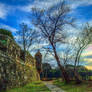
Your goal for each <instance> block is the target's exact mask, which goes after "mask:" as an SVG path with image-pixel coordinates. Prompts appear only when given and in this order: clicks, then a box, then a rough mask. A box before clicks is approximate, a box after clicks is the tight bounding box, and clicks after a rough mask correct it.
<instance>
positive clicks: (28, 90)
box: [6, 82, 50, 92]
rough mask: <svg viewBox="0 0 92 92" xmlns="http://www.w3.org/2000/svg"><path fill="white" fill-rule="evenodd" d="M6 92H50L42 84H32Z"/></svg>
mask: <svg viewBox="0 0 92 92" xmlns="http://www.w3.org/2000/svg"><path fill="white" fill-rule="evenodd" d="M6 92H50V91H49V89H48V88H47V87H46V86H45V85H44V84H43V83H42V82H32V83H30V84H28V85H26V86H24V87H20V88H14V89H11V90H7V91H6Z"/></svg>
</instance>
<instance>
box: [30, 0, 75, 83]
mask: <svg viewBox="0 0 92 92" xmlns="http://www.w3.org/2000/svg"><path fill="white" fill-rule="evenodd" d="M69 12H70V9H69V7H68V6H67V5H66V3H65V2H61V3H60V4H59V5H57V6H55V7H51V8H49V9H48V11H45V10H41V9H37V8H34V9H33V11H32V14H33V16H34V18H33V24H34V25H35V26H36V27H38V28H39V30H40V32H41V34H42V37H43V38H45V41H46V40H47V41H48V42H49V46H48V47H47V49H49V51H51V52H52V51H53V54H54V58H55V59H56V61H57V64H58V66H59V67H60V70H61V71H62V75H63V79H64V80H65V81H66V82H67V83H68V82H69V81H70V79H69V75H68V74H67V72H66V70H65V69H64V67H63V65H61V63H60V62H61V60H60V58H59V56H58V50H57V48H58V45H57V43H62V42H63V40H64V38H65V37H64V35H63V34H62V31H63V28H64V26H65V25H72V23H73V22H74V19H73V18H71V17H69V16H68V13H69Z"/></svg>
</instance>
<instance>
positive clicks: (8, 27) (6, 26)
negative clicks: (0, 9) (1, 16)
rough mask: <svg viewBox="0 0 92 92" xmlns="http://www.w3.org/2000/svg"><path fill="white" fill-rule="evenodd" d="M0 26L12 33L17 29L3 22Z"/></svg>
mask: <svg viewBox="0 0 92 92" xmlns="http://www.w3.org/2000/svg"><path fill="white" fill-rule="evenodd" d="M0 28H4V29H7V30H10V31H11V32H13V33H14V32H17V31H18V30H17V29H16V28H13V27H10V26H8V25H5V24H0Z"/></svg>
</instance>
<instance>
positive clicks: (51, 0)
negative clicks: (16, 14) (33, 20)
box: [20, 0, 62, 12]
mask: <svg viewBox="0 0 92 92" xmlns="http://www.w3.org/2000/svg"><path fill="white" fill-rule="evenodd" d="M61 1H62V0H34V2H33V3H32V4H31V3H30V4H28V5H26V6H23V7H22V8H21V7H20V9H21V10H23V11H25V12H30V10H31V8H33V7H36V8H41V9H48V8H49V7H51V6H53V5H56V4H58V3H59V2H61Z"/></svg>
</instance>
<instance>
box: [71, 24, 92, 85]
mask: <svg viewBox="0 0 92 92" xmlns="http://www.w3.org/2000/svg"><path fill="white" fill-rule="evenodd" d="M91 42H92V27H89V25H86V26H85V27H84V28H83V30H82V31H81V32H80V34H79V35H78V36H77V38H76V41H75V43H74V44H73V48H75V49H74V50H75V52H74V55H75V56H74V75H75V79H76V82H77V83H80V82H81V80H80V77H79V74H78V72H77V69H76V68H77V65H79V62H80V57H81V53H82V52H83V50H84V49H85V48H86V47H87V45H89V44H90V43H91Z"/></svg>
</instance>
